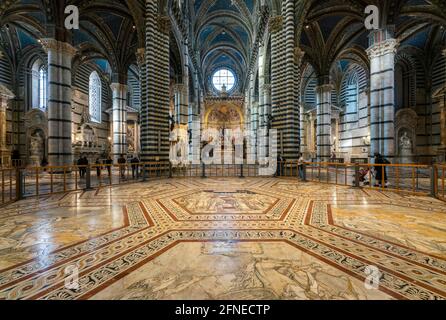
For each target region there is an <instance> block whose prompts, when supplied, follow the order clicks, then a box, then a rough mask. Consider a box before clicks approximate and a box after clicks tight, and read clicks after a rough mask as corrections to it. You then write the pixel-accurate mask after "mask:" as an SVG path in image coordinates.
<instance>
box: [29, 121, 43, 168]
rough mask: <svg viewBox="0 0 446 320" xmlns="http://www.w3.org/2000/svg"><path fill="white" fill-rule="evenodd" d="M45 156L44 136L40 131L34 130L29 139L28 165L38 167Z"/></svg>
mask: <svg viewBox="0 0 446 320" xmlns="http://www.w3.org/2000/svg"><path fill="white" fill-rule="evenodd" d="M44 156H45V135H44V133H43V131H42V130H40V129H37V130H35V131H34V132H33V133H32V134H31V136H30V138H29V159H30V164H31V165H34V166H40V163H41V162H42V160H43V158H44Z"/></svg>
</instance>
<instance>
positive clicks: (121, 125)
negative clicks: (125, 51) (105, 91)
mask: <svg viewBox="0 0 446 320" xmlns="http://www.w3.org/2000/svg"><path fill="white" fill-rule="evenodd" d="M110 88H111V89H112V94H113V108H112V110H113V160H114V161H115V162H117V161H118V159H119V158H120V156H121V155H123V156H124V157H125V156H126V155H127V110H126V101H127V90H128V88H127V85H124V84H121V83H112V84H111V85H110Z"/></svg>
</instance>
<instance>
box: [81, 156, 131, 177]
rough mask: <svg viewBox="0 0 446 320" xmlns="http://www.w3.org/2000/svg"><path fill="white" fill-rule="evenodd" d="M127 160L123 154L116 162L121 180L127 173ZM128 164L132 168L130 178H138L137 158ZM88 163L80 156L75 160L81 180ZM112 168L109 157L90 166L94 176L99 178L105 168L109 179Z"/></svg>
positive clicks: (98, 159) (84, 157)
mask: <svg viewBox="0 0 446 320" xmlns="http://www.w3.org/2000/svg"><path fill="white" fill-rule="evenodd" d="M127 163H128V161H127V159H126V158H125V156H124V155H123V154H121V155H120V156H119V158H118V160H117V165H118V167H119V176H120V178H121V179H125V178H126V172H127ZM129 163H130V164H131V168H132V178H133V179H135V178H139V176H140V174H139V163H140V160H139V158H138V156H136V155H135V156H134V157H133V158H132V159H131V160H130V161H129ZM89 165H90V163H89V161H88V159H87V157H86V156H81V157H80V158H79V159H78V160H77V166H78V170H79V176H80V177H81V178H84V177H85V176H86V175H87V168H88V167H89ZM112 167H113V160H112V158H111V157H110V156H109V157H107V159H106V160H101V158H97V159H96V162H95V164H94V165H93V166H92V168H94V169H96V176H97V177H98V178H100V177H101V176H102V171H103V169H104V168H106V170H107V173H108V176H109V177H111V175H112Z"/></svg>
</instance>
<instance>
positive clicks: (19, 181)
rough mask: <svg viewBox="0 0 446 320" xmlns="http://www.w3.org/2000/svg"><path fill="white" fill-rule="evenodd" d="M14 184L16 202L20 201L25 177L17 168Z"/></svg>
mask: <svg viewBox="0 0 446 320" xmlns="http://www.w3.org/2000/svg"><path fill="white" fill-rule="evenodd" d="M15 183H16V186H15V197H16V200H22V199H23V193H24V186H25V176H24V174H23V170H22V169H21V168H19V167H18V168H17V169H16V177H15Z"/></svg>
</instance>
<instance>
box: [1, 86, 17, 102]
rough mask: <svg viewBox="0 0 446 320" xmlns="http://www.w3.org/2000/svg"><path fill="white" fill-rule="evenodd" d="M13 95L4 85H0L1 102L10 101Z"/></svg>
mask: <svg viewBox="0 0 446 320" xmlns="http://www.w3.org/2000/svg"><path fill="white" fill-rule="evenodd" d="M14 98H15V95H14V94H13V93H12V92H11V91H10V90H9V89H8V88H6V87H5V86H4V85H1V84H0V99H1V100H2V101H3V100H6V101H8V100H11V99H14Z"/></svg>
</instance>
